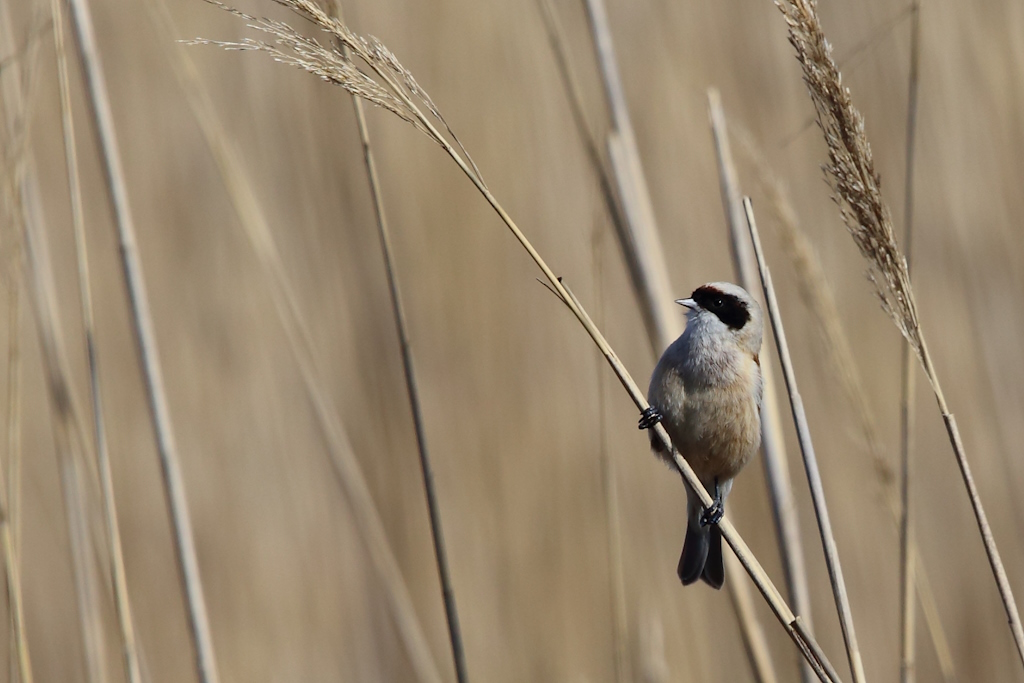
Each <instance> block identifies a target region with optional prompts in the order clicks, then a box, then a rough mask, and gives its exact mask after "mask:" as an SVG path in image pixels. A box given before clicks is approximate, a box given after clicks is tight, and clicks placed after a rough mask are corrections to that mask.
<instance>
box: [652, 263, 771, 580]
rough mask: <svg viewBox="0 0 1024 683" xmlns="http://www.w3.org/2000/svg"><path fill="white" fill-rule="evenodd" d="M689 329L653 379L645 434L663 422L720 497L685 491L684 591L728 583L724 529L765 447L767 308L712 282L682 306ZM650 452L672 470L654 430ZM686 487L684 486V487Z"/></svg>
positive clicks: (728, 286) (704, 481)
mask: <svg viewBox="0 0 1024 683" xmlns="http://www.w3.org/2000/svg"><path fill="white" fill-rule="evenodd" d="M676 303H677V304H681V305H682V306H684V307H686V308H687V309H688V310H687V312H686V318H687V322H686V329H685V330H684V331H683V334H682V335H680V337H679V338H678V339H676V340H675V341H674V342H672V344H671V345H670V346H669V347H668V348H667V349H666V350H665V352H664V353H663V354H662V356H661V359H660V360H659V361H658V364H657V366H655V368H654V372H653V373H652V375H651V383H650V388H649V389H648V392H647V401H648V403H649V404H650V407H649V408H647V409H646V410H644V411H643V413H642V416H641V418H640V423H639V427H640V429H651V428H652V427H654V425H655V424H657V423H659V422H660V423H662V425H663V426H664V428H665V430H666V431H667V432H668V435H669V437H671V439H672V443H673V445H674V446H675V447H676V449H677V450H678V451H679V453H680V454H681V455H682V456H683V458H685V459H686V462H687V463H689V465H690V467H692V468H693V471H694V473H695V474H696V475H697V477H698V478H699V479H700V481H701V483H702V484H703V485H704V488H705V489H707V491H708V492H709V493H710V494H711V495H712V497H713V498H714V503H713V504H712V505H711V507H709V508H707V509H705V508H704V505H703V504H702V503H701V500H700V498H699V497H698V496H697V495H696V494H695V493H694V492H693V491H692V490H691V489H690V487H689V486H687V487H686V494H687V525H686V539H685V541H684V542H683V552H682V554H681V555H680V557H679V565H678V567H677V569H676V573H677V574H678V575H679V579H680V581H682V583H683V585H684V586H688V585H690V584H692V583H694V582H696V581H697V580H698V579H702V580H703V581H704V582H705V583H707V584H708V585H710V586H711V587H713V588H716V589H720V588H721V587H722V585H723V584H724V583H725V567H724V565H723V558H722V532H721V530H720V529H719V528H718V522H719V521H721V519H722V516H723V515H724V514H725V500H726V498H727V497H728V496H729V492H730V491H731V490H732V484H733V479H734V478H735V477H736V475H737V474H739V472H740V470H742V469H743V467H744V465H746V464H747V463H748V462H749V461H750V460H751V458H753V456H754V454H755V453H757V451H758V449H759V448H760V446H761V420H760V418H761V391H762V390H761V361H760V357H759V354H760V351H761V336H762V331H763V327H764V325H763V319H762V314H761V307H760V306H759V305H758V303H757V302H756V301H755V300H754V299H753V297H751V296H750V294H748V293H747V291H746V290H744V289H743V288H742V287H739V286H738V285H734V284H731V283H728V282H710V283H708V284H705V285H701V286H700V287H698V288H697V289H695V290H694V291H693V293H692V294H691V295H690V298H688V299H679V300H677V301H676ZM650 436H651V449H652V450H653V451H654V453H655V455H657V456H658V457H659V458H661V459H662V460H664V461H666V462H667V463H668V464H669V465H670V466H673V465H674V461H673V456H672V453H670V452H668V451H667V450H666V449H665V446H664V444H663V443H662V441H661V439H659V438H658V437H657V435H656V434H655V433H654V432H653V431H652V432H651V434H650ZM684 481H685V480H684Z"/></svg>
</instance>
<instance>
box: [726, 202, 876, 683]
mask: <svg viewBox="0 0 1024 683" xmlns="http://www.w3.org/2000/svg"><path fill="white" fill-rule="evenodd" d="M743 209H744V211H745V212H746V215H747V226H748V228H749V229H750V239H751V241H752V242H753V245H754V256H755V258H756V259H757V268H758V271H759V272H760V274H761V286H762V287H763V289H764V298H765V302H766V303H767V304H768V316H769V318H770V319H771V323H772V331H773V332H774V334H775V348H776V350H777V351H778V353H779V362H780V363H781V365H782V376H783V378H784V379H785V381H786V390H787V392H788V393H789V404H790V407H791V408H792V410H793V422H794V424H795V426H796V433H797V438H798V440H799V442H800V453H801V455H803V458H804V469H805V470H806V471H807V483H808V486H809V487H810V490H811V500H812V501H813V503H814V513H815V516H816V517H817V520H818V531H819V533H820V534H821V546H822V549H823V550H824V552H825V565H826V566H827V568H828V576H829V581H830V582H831V584H832V594H833V596H834V597H835V601H836V609H837V610H838V611H839V626H840V627H841V628H842V631H843V641H844V643H845V644H846V655H847V658H848V659H849V662H850V670H851V671H852V672H853V680H854V681H855V682H856V683H861V682H862V681H864V680H865V679H864V663H863V661H862V659H861V654H860V647H859V646H858V644H857V633H856V631H855V630H854V626H853V612H852V610H851V609H850V598H849V595H848V594H847V592H846V582H845V581H844V580H843V568H842V564H841V563H840V561H839V548H838V547H837V546H836V540H835V536H834V534H833V532H832V524H831V522H830V521H829V514H828V506H827V505H826V503H825V487H824V485H823V484H822V481H821V472H820V471H819V470H818V459H817V457H816V456H815V454H814V444H813V442H812V441H811V429H810V426H809V425H808V424H807V414H806V412H805V411H804V403H803V399H802V398H801V397H800V390H799V389H798V388H797V385H796V374H795V372H794V371H793V360H792V358H791V357H790V354H789V345H788V344H787V343H786V331H785V329H784V328H783V326H782V314H781V313H780V312H779V302H778V299H776V297H775V288H774V286H773V285H772V278H771V273H770V271H769V270H768V264H767V262H766V261H765V258H764V252H763V251H762V249H761V236H760V234H759V233H758V231H757V223H756V221H755V220H754V208H753V206H752V205H751V203H750V199H749V198H747V197H745V198H744V199H743Z"/></svg>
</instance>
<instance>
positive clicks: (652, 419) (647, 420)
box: [637, 406, 664, 429]
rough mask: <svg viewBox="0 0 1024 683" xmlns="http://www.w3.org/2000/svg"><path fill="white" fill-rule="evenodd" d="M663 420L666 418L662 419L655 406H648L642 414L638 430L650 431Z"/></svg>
mask: <svg viewBox="0 0 1024 683" xmlns="http://www.w3.org/2000/svg"><path fill="white" fill-rule="evenodd" d="M663 419H664V418H662V416H661V413H659V412H658V409H657V408H655V407H654V406H648V407H647V408H644V411H643V412H642V413H640V422H638V423H637V428H638V429H650V428H651V427H653V426H654V425H656V424H658V423H659V422H661V421H662V420H663Z"/></svg>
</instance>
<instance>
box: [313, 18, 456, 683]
mask: <svg viewBox="0 0 1024 683" xmlns="http://www.w3.org/2000/svg"><path fill="white" fill-rule="evenodd" d="M331 5H332V8H333V10H334V12H335V14H336V16H337V17H338V18H339V19H340V18H341V17H342V7H341V0H332V3H331ZM339 47H340V49H341V50H342V54H344V55H346V56H348V48H347V47H346V46H345V45H344V44H339ZM352 106H353V107H354V109H355V116H356V125H357V127H358V129H359V141H360V143H361V145H362V148H363V161H364V163H365V165H366V177H367V180H368V181H369V185H370V195H371V196H372V198H373V211H374V217H375V218H376V223H377V235H378V237H379V239H380V248H381V252H382V254H383V256H384V270H385V274H386V276H387V281H388V293H389V295H390V296H391V310H392V312H393V313H394V316H395V329H396V332H397V333H398V342H399V346H400V347H401V353H402V370H403V371H404V373H405V387H406V391H407V393H408V395H409V409H410V411H411V413H412V423H413V429H414V431H415V432H416V447H417V450H418V452H419V459H420V471H421V472H422V474H423V488H424V491H425V492H426V497H427V510H428V513H429V515H430V533H431V540H432V541H433V543H434V557H435V559H436V561H437V573H438V577H439V579H440V582H441V593H442V596H443V599H444V613H445V618H446V620H447V626H448V640H449V642H450V644H451V648H452V659H453V660H454V664H455V679H456V680H457V681H458V683H467V682H468V681H469V675H468V674H467V672H466V653H465V646H464V644H463V640H462V629H461V628H460V626H459V614H458V611H457V609H456V607H455V591H454V589H453V588H452V579H451V571H450V570H449V565H448V551H447V547H446V546H445V542H444V532H443V527H442V524H441V508H440V504H439V502H438V500H437V489H436V487H435V486H434V471H433V468H432V467H431V465H430V453H429V451H428V450H427V435H426V429H425V427H424V426H423V412H422V409H421V403H420V395H419V389H418V387H417V383H416V369H415V366H414V364H413V357H412V345H411V344H410V342H409V333H408V323H407V322H406V317H405V307H404V305H403V303H402V293H401V289H400V287H399V285H398V272H397V269H396V267H395V259H394V252H393V250H392V248H391V235H390V231H389V229H388V220H387V215H386V213H385V211H384V197H383V195H382V193H381V187H380V178H379V176H378V174H377V164H376V162H375V161H374V157H373V149H372V147H371V146H370V130H369V127H368V126H367V124H366V112H365V111H364V108H363V101H362V99H360V98H359V97H356V96H355V95H352Z"/></svg>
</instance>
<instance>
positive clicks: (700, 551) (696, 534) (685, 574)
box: [676, 524, 722, 586]
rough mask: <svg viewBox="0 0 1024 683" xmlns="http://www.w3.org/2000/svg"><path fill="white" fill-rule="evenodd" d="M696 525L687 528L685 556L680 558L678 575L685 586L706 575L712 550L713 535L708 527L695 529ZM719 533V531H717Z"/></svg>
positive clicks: (684, 543)
mask: <svg viewBox="0 0 1024 683" xmlns="http://www.w3.org/2000/svg"><path fill="white" fill-rule="evenodd" d="M694 527H695V525H692V524H688V525H687V527H686V540H685V541H683V554H682V555H680V556H679V566H678V567H677V568H676V573H677V574H679V580H680V581H682V582H683V585H684V586H689V585H690V584H691V583H694V582H695V581H697V579H699V578H701V576H702V575H703V574H704V571H705V570H704V566H705V563H706V562H707V559H708V552H709V551H710V550H711V534H709V533H708V531H709V529H708V528H707V527H704V528H701V527H697V528H694ZM716 531H717V529H716ZM721 548H722V547H721V541H719V546H718V556H719V564H721V555H722V549H721Z"/></svg>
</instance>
